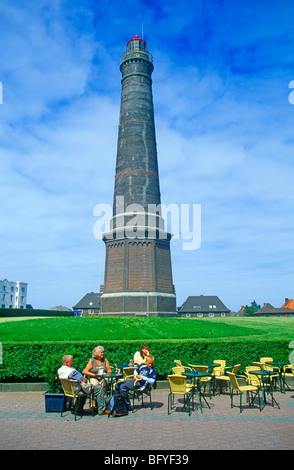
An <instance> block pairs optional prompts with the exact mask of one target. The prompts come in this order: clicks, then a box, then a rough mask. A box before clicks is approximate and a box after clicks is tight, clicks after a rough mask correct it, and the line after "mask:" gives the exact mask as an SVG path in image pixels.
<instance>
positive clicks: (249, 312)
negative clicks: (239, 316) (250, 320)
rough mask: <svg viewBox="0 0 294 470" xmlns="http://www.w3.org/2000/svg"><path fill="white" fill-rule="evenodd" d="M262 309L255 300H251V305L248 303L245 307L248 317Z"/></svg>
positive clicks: (245, 314)
mask: <svg viewBox="0 0 294 470" xmlns="http://www.w3.org/2000/svg"><path fill="white" fill-rule="evenodd" d="M260 309H261V306H260V305H258V304H257V303H256V302H255V300H253V302H251V305H250V306H248V305H245V307H244V316H247V317H252V316H253V314H254V313H255V312H257V311H258V310H260Z"/></svg>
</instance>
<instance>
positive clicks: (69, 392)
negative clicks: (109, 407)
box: [59, 379, 95, 421]
mask: <svg viewBox="0 0 294 470" xmlns="http://www.w3.org/2000/svg"><path fill="white" fill-rule="evenodd" d="M59 380H60V382H61V385H62V388H63V393H64V397H63V403H62V409H61V417H62V416H63V408H64V402H65V399H66V397H69V398H72V400H73V404H74V407H75V421H77V407H78V403H79V398H80V397H81V395H80V394H79V393H80V392H78V393H76V392H75V390H74V383H78V382H75V381H73V380H68V379H59ZM87 398H88V399H89V405H90V408H92V416H94V411H95V397H94V395H93V387H92V392H91V393H90V394H89V395H88V396H87Z"/></svg>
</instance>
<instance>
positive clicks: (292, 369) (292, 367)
mask: <svg viewBox="0 0 294 470" xmlns="http://www.w3.org/2000/svg"><path fill="white" fill-rule="evenodd" d="M287 377H288V378H293V377H294V364H288V365H286V366H284V367H283V379H284V383H285V385H286V387H287V388H288V390H291V389H290V387H289V385H288V384H287V380H286V379H287Z"/></svg>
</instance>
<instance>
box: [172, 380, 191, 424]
mask: <svg viewBox="0 0 294 470" xmlns="http://www.w3.org/2000/svg"><path fill="white" fill-rule="evenodd" d="M167 378H168V381H169V386H170V392H169V394H168V397H167V400H168V401H167V413H168V414H170V411H171V410H172V408H173V406H174V396H175V395H183V396H184V408H185V406H186V400H187V405H188V412H189V416H190V415H191V409H190V401H191V390H192V385H191V384H187V378H186V377H185V376H184V375H175V374H174V375H169V376H168V377H167ZM192 405H193V403H192Z"/></svg>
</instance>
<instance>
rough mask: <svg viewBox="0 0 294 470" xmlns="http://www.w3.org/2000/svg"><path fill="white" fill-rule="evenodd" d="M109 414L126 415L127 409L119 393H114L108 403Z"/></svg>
mask: <svg viewBox="0 0 294 470" xmlns="http://www.w3.org/2000/svg"><path fill="white" fill-rule="evenodd" d="M109 411H110V413H109V415H108V417H110V416H114V417H116V418H118V417H119V416H126V415H127V414H128V409H127V406H126V404H125V402H124V401H123V399H122V397H121V395H120V394H119V393H115V394H114V395H113V396H112V397H111V399H110V403H109Z"/></svg>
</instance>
